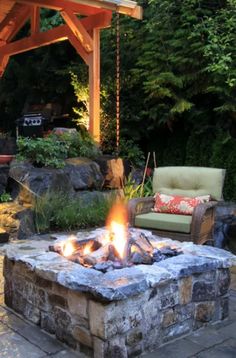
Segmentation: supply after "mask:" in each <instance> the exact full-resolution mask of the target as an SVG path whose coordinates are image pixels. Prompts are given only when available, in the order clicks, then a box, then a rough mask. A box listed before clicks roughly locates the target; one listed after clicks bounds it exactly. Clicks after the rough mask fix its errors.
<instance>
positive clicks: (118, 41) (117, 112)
mask: <svg viewBox="0 0 236 358" xmlns="http://www.w3.org/2000/svg"><path fill="white" fill-rule="evenodd" d="M119 150H120V14H119V13H118V12H117V13H116V152H117V155H118V154H119Z"/></svg>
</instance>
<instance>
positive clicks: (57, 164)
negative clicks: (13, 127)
mask: <svg viewBox="0 0 236 358" xmlns="http://www.w3.org/2000/svg"><path fill="white" fill-rule="evenodd" d="M17 146H18V154H17V157H16V159H17V160H18V161H22V160H29V161H31V162H32V163H34V164H36V165H38V166H52V167H54V168H62V167H63V166H64V159H65V158H66V157H67V152H68V147H67V145H66V144H65V143H63V142H60V141H57V139H56V137H55V136H49V137H47V138H36V139H32V138H22V137H21V138H19V139H18V141H17Z"/></svg>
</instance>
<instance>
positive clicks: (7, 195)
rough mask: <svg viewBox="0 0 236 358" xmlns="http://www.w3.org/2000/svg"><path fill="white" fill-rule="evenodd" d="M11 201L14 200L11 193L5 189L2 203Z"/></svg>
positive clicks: (1, 196)
mask: <svg viewBox="0 0 236 358" xmlns="http://www.w3.org/2000/svg"><path fill="white" fill-rule="evenodd" d="M9 201H12V197H11V195H10V194H9V193H6V192H5V191H4V192H3V193H2V194H1V195H0V203H7V202H9Z"/></svg>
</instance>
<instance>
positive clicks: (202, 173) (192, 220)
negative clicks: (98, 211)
mask: <svg viewBox="0 0 236 358" xmlns="http://www.w3.org/2000/svg"><path fill="white" fill-rule="evenodd" d="M224 176H225V170H224V169H215V168H202V167H160V168H157V169H155V171H154V176H153V191H154V193H157V192H160V193H163V194H170V195H184V196H189V197H195V196H198V195H206V194H210V195H211V198H212V199H213V200H211V201H210V202H208V203H204V204H199V205H198V206H196V207H195V208H194V210H193V214H192V216H190V215H175V214H163V213H161V214H160V213H155V212H152V208H153V207H154V198H153V197H147V198H139V199H132V200H130V201H129V202H128V212H129V223H130V225H131V226H136V227H142V228H146V229H149V230H151V231H152V232H153V233H154V234H157V235H159V236H162V237H170V238H172V239H175V240H179V241H192V242H194V243H196V244H204V243H206V242H211V241H213V226H214V207H215V206H216V205H217V203H218V201H220V200H222V189H223V183H224ZM181 220H182V223H181Z"/></svg>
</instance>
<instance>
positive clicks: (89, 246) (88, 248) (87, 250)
mask: <svg viewBox="0 0 236 358" xmlns="http://www.w3.org/2000/svg"><path fill="white" fill-rule="evenodd" d="M91 252H92V243H91V242H90V243H89V244H87V245H85V247H84V250H83V255H84V256H86V255H89V254H90V253H91Z"/></svg>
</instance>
